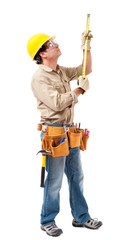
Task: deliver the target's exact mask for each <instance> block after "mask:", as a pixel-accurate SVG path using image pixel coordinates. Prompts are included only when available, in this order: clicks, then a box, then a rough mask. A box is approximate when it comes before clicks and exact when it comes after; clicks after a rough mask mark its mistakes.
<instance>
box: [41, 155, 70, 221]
mask: <svg viewBox="0 0 131 240" xmlns="http://www.w3.org/2000/svg"><path fill="white" fill-rule="evenodd" d="M65 159H66V157H65V156H63V157H55V158H53V157H51V156H47V157H46V170H47V178H46V181H45V188H44V199H43V205H42V211H41V224H42V225H51V224H54V223H55V217H56V215H57V214H58V213H59V192H60V189H61V185H62V179H63V173H64V166H65Z"/></svg>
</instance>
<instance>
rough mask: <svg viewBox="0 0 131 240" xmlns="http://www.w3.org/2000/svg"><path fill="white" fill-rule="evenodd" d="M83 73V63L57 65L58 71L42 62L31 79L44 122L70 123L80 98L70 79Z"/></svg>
mask: <svg viewBox="0 0 131 240" xmlns="http://www.w3.org/2000/svg"><path fill="white" fill-rule="evenodd" d="M81 73H82V65H80V66H78V67H74V68H67V67H62V66H59V65H57V71H54V70H53V69H51V68H49V67H47V66H45V65H43V64H40V65H39V68H38V70H37V71H36V72H35V73H34V75H33V77H32V81H31V88H32V91H33V94H34V96H35V97H36V99H37V108H38V110H39V111H40V112H41V122H42V123H66V124H70V123H72V122H73V118H74V105H75V104H76V103H77V102H78V98H77V96H76V94H75V93H74V92H72V91H71V87H70V81H71V80H73V79H77V78H78V77H79V76H80V75H81Z"/></svg>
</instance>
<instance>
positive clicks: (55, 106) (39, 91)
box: [31, 79, 78, 111]
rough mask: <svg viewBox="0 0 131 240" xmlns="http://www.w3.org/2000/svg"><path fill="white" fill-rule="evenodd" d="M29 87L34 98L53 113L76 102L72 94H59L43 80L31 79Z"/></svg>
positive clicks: (75, 97) (76, 99) (74, 95)
mask: <svg viewBox="0 0 131 240" xmlns="http://www.w3.org/2000/svg"><path fill="white" fill-rule="evenodd" d="M31 87H32V91H33V93H34V96H35V97H36V98H37V99H39V100H40V101H41V102H43V103H44V104H45V105H46V106H47V107H49V108H50V109H52V110H54V111H62V110H64V109H65V108H66V107H69V106H71V105H72V104H73V103H74V104H75V103H77V102H78V98H77V96H76V94H75V93H74V92H71V91H70V92H66V93H59V92H58V91H57V90H56V89H54V87H53V86H52V85H50V84H49V83H47V82H44V81H43V80H39V81H38V80H36V79H33V80H32V83H31Z"/></svg>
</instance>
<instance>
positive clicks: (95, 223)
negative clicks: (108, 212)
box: [72, 219, 102, 229]
mask: <svg viewBox="0 0 131 240" xmlns="http://www.w3.org/2000/svg"><path fill="white" fill-rule="evenodd" d="M72 225H73V226H74V227H86V228H90V229H98V228H99V227H101V226H102V222H101V221H98V220H96V219H90V220H89V221H87V222H84V223H83V224H80V223H78V222H77V221H75V219H73V221H72Z"/></svg>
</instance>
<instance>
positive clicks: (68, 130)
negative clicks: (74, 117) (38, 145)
mask: <svg viewBox="0 0 131 240" xmlns="http://www.w3.org/2000/svg"><path fill="white" fill-rule="evenodd" d="M44 127H45V126H44ZM44 127H43V126H42V131H43V132H44V135H43V139H42V149H46V150H47V151H51V154H49V155H51V156H52V157H60V156H67V155H68V154H69V147H70V148H75V147H80V149H81V150H82V151H84V150H86V148H87V141H88V138H89V136H86V135H84V130H83V129H79V128H76V127H68V126H63V127H57V126H49V125H48V126H46V128H44ZM62 140H63V141H62Z"/></svg>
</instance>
